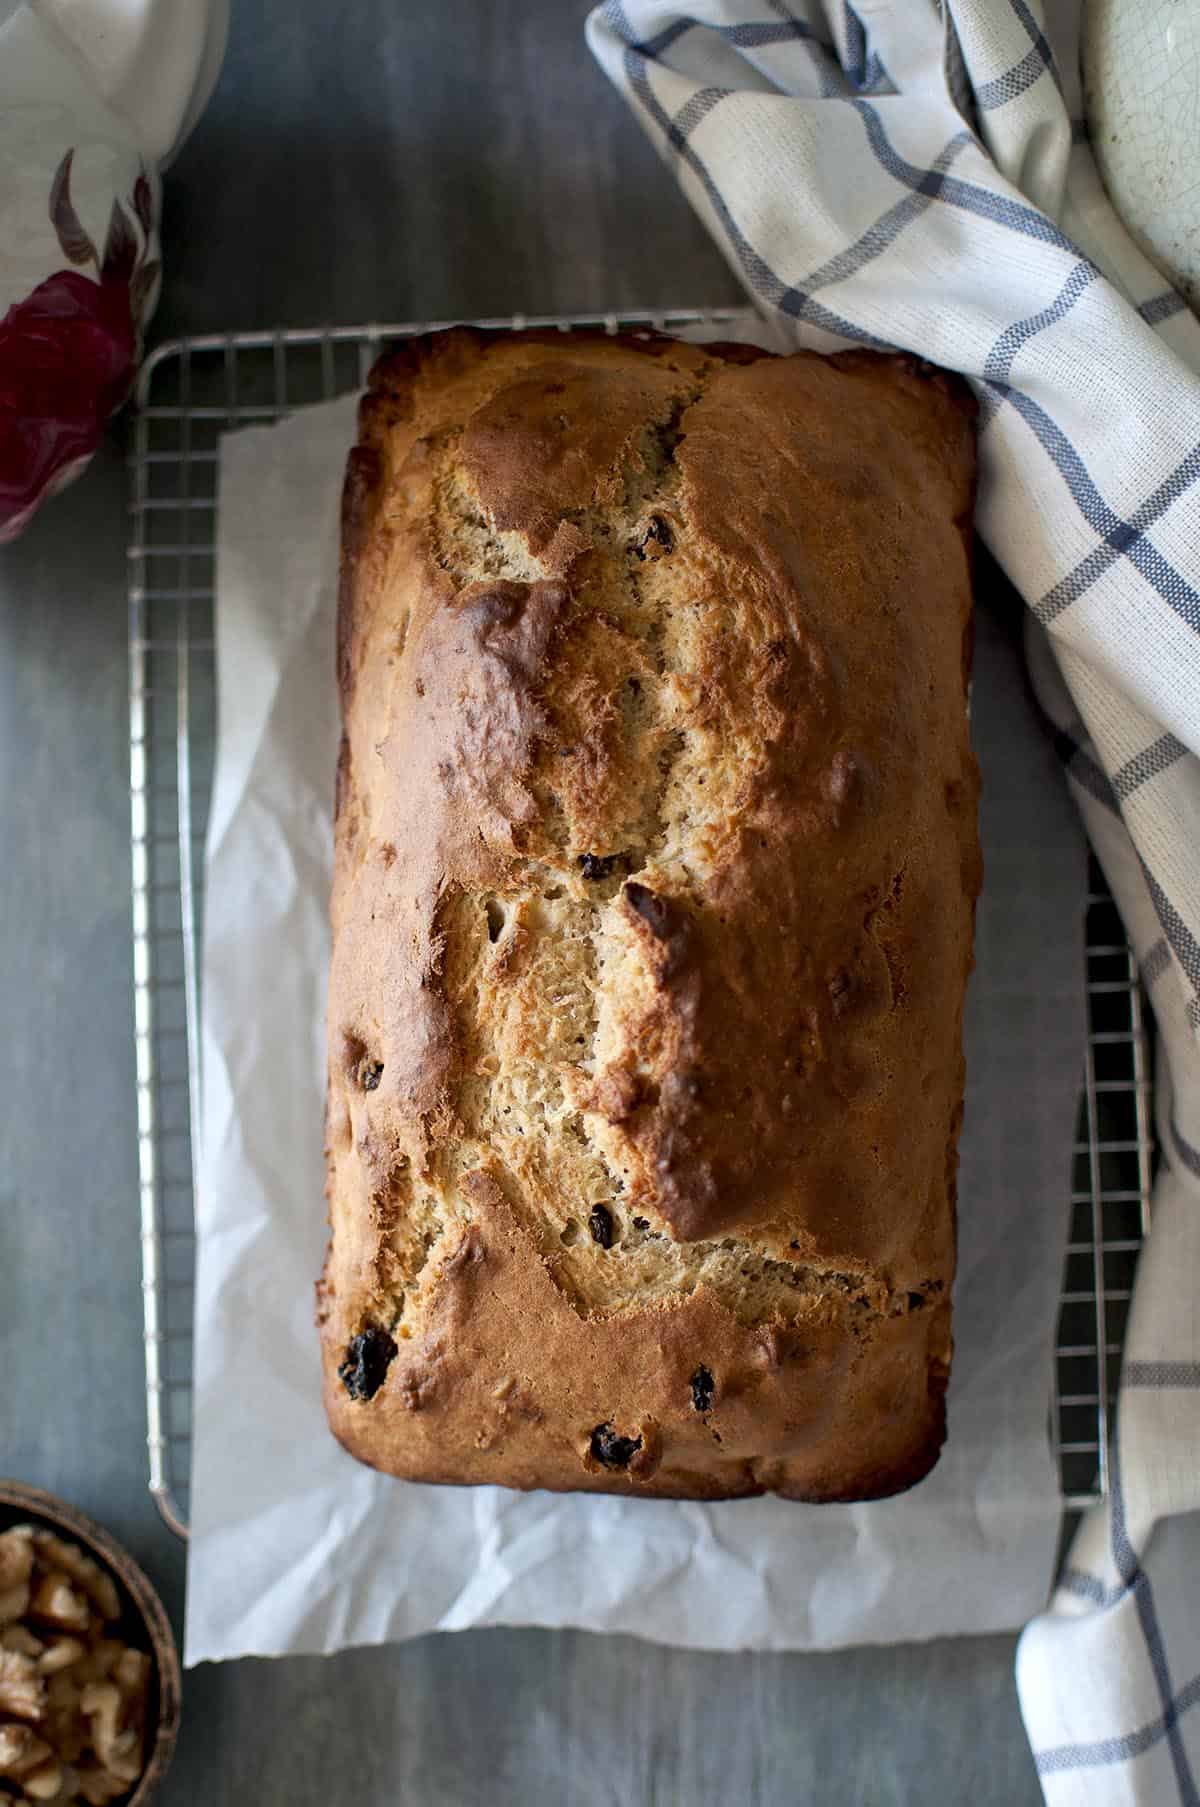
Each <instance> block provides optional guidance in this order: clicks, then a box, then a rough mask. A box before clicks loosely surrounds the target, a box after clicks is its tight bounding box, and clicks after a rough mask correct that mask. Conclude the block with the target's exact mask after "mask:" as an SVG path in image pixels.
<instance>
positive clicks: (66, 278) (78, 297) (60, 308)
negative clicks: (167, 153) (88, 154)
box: [0, 151, 158, 541]
mask: <svg viewBox="0 0 1200 1807" xmlns="http://www.w3.org/2000/svg"><path fill="white" fill-rule="evenodd" d="M73 154H74V153H73V152H72V151H68V152H67V154H66V156H65V157H64V158H63V160H62V162H61V164H60V165H59V167H58V171H57V173H56V175H55V178H54V182H53V185H52V187H51V190H50V218H51V221H52V222H53V224H54V227H55V230H56V232H57V234H58V242H59V244H60V246H61V247H62V251H63V255H64V257H66V258H67V259H68V260H69V261H70V262H71V263H73V264H89V263H90V264H92V265H94V266H95V269H96V272H97V277H96V278H93V277H91V276H84V275H82V274H81V273H80V272H79V271H78V270H59V271H57V272H56V273H55V274H54V275H53V276H48V277H47V278H46V280H45V282H41V283H39V284H38V286H37V288H36V289H34V291H33V293H32V294H31V295H27V296H26V297H25V299H24V301H18V302H16V303H14V305H13V306H12V307H10V308H9V310H8V312H7V314H5V316H4V318H3V320H0V541H2V540H6V539H11V538H13V537H14V536H15V535H16V534H17V533H19V532H20V530H21V528H22V527H24V525H25V523H26V522H27V521H28V520H29V517H30V516H31V515H32V514H33V511H34V509H35V508H36V507H37V506H38V504H39V502H41V501H43V500H44V498H45V497H46V496H48V495H52V494H53V493H54V491H55V490H56V489H60V488H61V487H62V485H63V484H64V483H66V482H68V481H69V479H70V478H71V477H73V476H74V475H75V474H76V473H77V472H78V471H79V470H80V469H81V468H82V466H83V465H84V464H86V463H87V461H88V459H89V458H90V457H91V456H92V453H93V452H94V451H95V450H96V447H97V446H98V445H99V443H100V436H101V434H102V433H103V431H104V424H105V422H106V421H107V419H108V417H109V415H110V414H111V413H112V412H113V411H114V409H116V408H119V407H120V405H121V403H122V402H123V401H124V400H125V397H126V396H127V395H128V393H129V388H130V384H131V383H132V381H133V373H134V368H135V365H136V362H137V351H138V325H139V323H140V319H141V313H142V309H143V307H144V306H145V303H146V301H147V299H148V297H149V295H150V293H151V290H152V289H153V286H154V282H155V279H156V277H157V275H158V265H157V264H156V263H145V262H143V261H142V260H143V258H144V256H145V252H144V249H142V250H140V251H139V246H138V237H137V233H136V232H135V230H134V228H133V226H132V224H131V223H130V220H129V218H128V216H127V214H126V212H125V210H124V208H123V207H122V205H121V203H120V201H118V200H114V201H113V206H112V213H111V215H110V217H109V224H108V233H107V236H106V238H105V243H104V255H103V257H100V256H98V255H97V252H96V249H95V247H94V246H93V244H92V241H91V239H90V238H89V237H88V235H87V233H86V232H85V231H84V229H83V226H82V224H81V223H80V220H79V217H78V215H77V214H76V212H75V209H74V208H73V207H72V205H71V193H70V182H71V158H72V156H73ZM133 211H134V213H135V214H136V215H137V218H138V221H139V223H140V224H141V227H142V231H143V233H144V235H145V238H144V241H143V243H148V241H149V236H150V230H151V227H152V224H153V210H152V204H151V197H150V184H149V183H148V182H147V180H146V178H145V176H139V177H138V181H137V185H136V187H135V189H134V193H133ZM97 278H98V280H97Z"/></svg>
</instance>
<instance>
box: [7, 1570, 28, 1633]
mask: <svg viewBox="0 0 1200 1807" xmlns="http://www.w3.org/2000/svg"><path fill="white" fill-rule="evenodd" d="M28 1611H29V1583H28V1582H27V1581H18V1582H17V1584H16V1586H15V1587H8V1588H3V1589H0V1625H13V1624H15V1623H16V1621H17V1620H18V1619H23V1618H24V1617H25V1614H26V1613H27V1612H28Z"/></svg>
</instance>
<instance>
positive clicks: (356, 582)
mask: <svg viewBox="0 0 1200 1807" xmlns="http://www.w3.org/2000/svg"><path fill="white" fill-rule="evenodd" d="M973 413H974V408H973V403H972V401H971V398H970V395H969V392H968V391H967V390H966V388H965V386H964V385H962V384H961V383H959V382H958V380H957V379H954V378H951V377H948V376H946V375H945V374H943V373H941V372H939V371H936V370H933V369H931V368H929V367H927V366H923V365H920V364H918V363H916V362H915V361H913V360H911V359H908V358H903V357H886V356H880V355H876V354H873V353H868V352H850V353H839V354H838V355H836V356H834V357H821V356H817V355H815V354H810V353H799V354H797V355H795V356H792V357H786V358H777V357H771V356H769V355H766V354H763V353H760V352H757V351H754V350H750V349H748V348H745V347H740V346H705V347H700V346H693V345H686V344H682V343H679V342H678V341H675V340H671V339H667V338H663V337H658V336H655V335H652V334H645V335H642V334H638V335H630V336H624V337H616V338H612V337H605V336H602V335H598V334H597V335H591V334H570V335H563V334H557V333H550V334H538V333H521V334H501V335H496V336H489V335H484V334H481V333H478V332H474V331H467V330H458V331H455V332H452V333H447V334H444V335H440V336H434V337H431V338H427V339H421V340H415V341H412V342H410V343H407V344H405V345H404V346H402V348H401V349H400V350H399V351H397V352H395V353H394V354H393V355H391V356H389V357H386V358H384V360H383V361H382V362H381V363H380V364H379V365H378V367H377V368H376V370H375V372H374V373H373V376H372V378H371V383H370V389H369V393H368V394H367V396H366V398H365V400H364V403H363V406H362V413H361V432H360V441H359V444H358V445H357V447H356V448H355V449H354V451H353V452H352V453H351V457H350V464H349V470H348V474H347V481H346V491H345V508H344V522H343V566H342V594H341V599H340V609H339V622H338V650H337V664H338V682H339V685H340V690H341V702H342V711H343V721H344V728H345V735H344V739H343V743H342V750H341V758H340V763H339V768H338V782H337V826H336V861H335V877H334V892H333V961H332V971H331V980H330V991H329V1093H328V1115H327V1132H326V1134H327V1155H328V1200H329V1216H330V1225H331V1241H330V1247H329V1252H328V1257H327V1260H326V1265H325V1272H324V1275H323V1277H322V1280H321V1283H320V1286H319V1289H318V1318H319V1322H320V1329H321V1337H322V1345H323V1360H324V1384H325V1399H326V1407H327V1411H328V1415H329V1419H330V1423H331V1426H332V1428H333V1431H334V1433H335V1434H336V1436H337V1437H338V1438H339V1439H340V1440H341V1441H342V1442H343V1443H344V1444H345V1446H346V1448H347V1449H348V1450H350V1451H351V1453H352V1454H353V1455H355V1456H357V1457H358V1458H359V1459H360V1460H362V1461H364V1462H368V1463H371V1464H372V1465H373V1466H375V1467H377V1468H380V1469H384V1470H386V1471H388V1472H389V1473H392V1474H396V1475H402V1476H406V1477H409V1478H412V1479H418V1480H426V1481H446V1482H500V1483H503V1484H505V1485H507V1486H510V1487H523V1488H534V1487H547V1488H557V1489H576V1488H582V1489H592V1490H608V1491H619V1492H622V1493H632V1494H645V1495H648V1496H649V1495H660V1496H667V1497H679V1498H704V1499H717V1498H722V1497H732V1496H738V1495H745V1494H754V1493H762V1492H765V1491H773V1492H776V1493H780V1494H784V1495H786V1496H788V1497H789V1498H793V1499H802V1500H835V1499H842V1500H845V1499H863V1498H870V1497H874V1496H878V1495H882V1494H887V1493H891V1492H895V1491H897V1490H898V1489H900V1488H903V1487H907V1486H909V1485H911V1484H912V1483H913V1482H914V1481H916V1480H918V1479H919V1478H920V1477H921V1476H922V1475H924V1474H925V1473H926V1472H927V1470H928V1469H929V1468H930V1467H931V1466H932V1464H933V1463H934V1461H935V1460H936V1458H937V1453H938V1450H939V1448H940V1446H941V1443H942V1440H943V1436H944V1426H945V1403H944V1396H945V1389H946V1381H947V1376H948V1372H949V1365H950V1354H951V1334H950V1293H951V1284H952V1279H953V1271H954V1190H955V1167H956V1158H957V1156H956V1144H957V1136H958V1129H959V1123H960V1119H961V1115H962V1097H963V1060H962V1008H963V998H964V992H965V988H966V981H967V974H968V971H969V968H970V965H971V945H972V925H973V916H974V904H975V897H976V894H977V891H978V888H979V882H980V856H979V848H978V840H977V833H976V802H977V775H976V768H975V762H974V759H973V756H972V753H971V750H970V746H969V740H968V730H967V717H966V709H965V694H966V684H967V676H968V667H969V660H970V622H971V597H970V576H969V542H970V526H971V509H972V496H973V484H974V467H975V456H974V426H973Z"/></svg>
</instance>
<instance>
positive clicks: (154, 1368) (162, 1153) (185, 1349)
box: [129, 309, 1153, 1536]
mask: <svg viewBox="0 0 1200 1807" xmlns="http://www.w3.org/2000/svg"><path fill="white" fill-rule="evenodd" d="M742 317H743V316H742V315H741V314H740V313H738V312H737V311H734V310H723V311H717V312H701V311H697V310H686V309H685V310H678V311H675V312H667V313H657V314H656V313H647V312H631V313H623V314H619V315H617V314H596V315H573V316H571V317H569V318H565V317H558V316H547V317H530V318H528V319H527V318H525V317H524V316H519V315H518V316H516V317H513V318H506V319H502V320H485V321H479V322H477V323H476V324H478V325H481V326H485V327H491V328H494V329H498V330H499V329H505V328H508V329H519V328H521V327H524V326H539V327H550V328H555V329H558V330H560V331H562V332H568V331H570V330H572V329H573V328H577V327H583V326H587V327H591V328H593V329H595V328H601V329H603V330H605V331H607V332H610V333H612V332H617V331H619V330H621V329H623V328H627V327H639V326H641V327H653V328H655V329H657V330H659V331H666V332H670V331H679V330H681V329H682V328H684V327H687V326H693V325H712V326H725V327H730V326H732V325H733V324H735V323H736V321H738V320H739V319H740V318H742ZM449 324H452V323H451V322H429V323H423V324H419V325H417V324H413V325H403V326H382V325H381V326H366V327H333V328H318V329H314V330H312V331H292V330H289V331H279V332H258V333H238V334H222V335H213V336H209V337H204V338H192V339H179V340H175V341H172V342H171V343H169V344H165V345H161V346H159V347H158V348H157V350H155V351H154V352H152V353H151V355H150V356H149V357H148V358H147V360H146V362H145V363H144V365H143V366H142V370H141V374H140V376H139V379H138V385H137V391H136V412H135V416H134V424H133V450H132V456H131V460H130V485H131V495H130V526H131V532H130V544H129V737H130V803H131V831H132V864H133V874H132V876H133V976H134V1010H135V1019H134V1020H135V1035H136V1053H137V1119H138V1161H139V1178H140V1188H141V1247H142V1288H143V1297H144V1311H145V1344H146V1415H147V1445H148V1451H149V1471H150V1473H149V1478H150V1491H151V1493H152V1494H153V1495H154V1498H155V1500H156V1501H157V1502H158V1506H159V1510H160V1511H161V1513H162V1515H163V1518H164V1519H165V1520H166V1522H167V1523H168V1524H169V1525H170V1526H171V1527H172V1529H173V1530H175V1531H177V1532H178V1533H179V1534H180V1536H186V1534H187V1515H188V1505H189V1495H190V1482H191V1398H192V1393H191V1386H192V1380H191V1377H192V1294H193V1278H194V1269H195V1225H194V1214H193V1201H194V1198H195V1184H196V1178H195V1176H196V1157H197V1150H198V1148H199V1123H200V1111H201V1087H202V1078H203V1075H202V1072H201V1060H200V986H201V974H200V946H201V936H202V931H203V914H204V857H203V856H204V836H205V829H206V825H207V820H208V804H209V795H210V791H211V787H212V773H213V755H214V745H215V732H216V683H215V666H214V648H213V589H214V583H215V571H214V560H215V550H216V481H217V448H218V441H219V438H220V435H221V433H222V432H224V431H225V430H226V429H227V428H230V427H236V426H245V425H252V424H254V423H259V424H262V423H265V422H269V421H273V420H278V419H280V418H281V416H283V415H285V414H288V413H290V412H291V411H292V410H293V409H295V408H298V407H303V406H305V405H306V404H308V403H312V402H317V401H328V400H332V399H333V397H335V396H337V395H342V394H344V393H346V392H347V391H349V390H352V389H356V388H360V387H361V386H362V384H363V383H364V382H365V380H366V376H367V373H368V371H369V370H370V368H371V365H372V364H373V363H374V361H375V359H376V357H377V356H378V355H379V353H380V352H381V351H382V350H383V349H384V348H385V346H386V345H387V343H388V342H389V341H393V340H396V339H400V338H405V337H409V336H411V335H412V334H414V333H419V332H428V331H431V330H436V328H437V327H439V326H443V325H449ZM1087 1002H1088V1025H1089V1026H1088V1038H1087V1044H1086V1048H1085V1050H1084V1072H1083V1085H1082V1093H1081V1098H1080V1106H1079V1120H1078V1128H1077V1133H1076V1142H1075V1161H1074V1172H1073V1176H1072V1193H1071V1207H1072V1214H1071V1231H1070V1241H1069V1244H1068V1251H1067V1259H1066V1268H1065V1273H1064V1279H1063V1292H1062V1306H1061V1313H1060V1318H1059V1332H1058V1351H1057V1362H1056V1374H1055V1380H1056V1389H1055V1396H1054V1400H1053V1403H1052V1419H1051V1429H1052V1434H1053V1438H1054V1441H1055V1445H1056V1448H1057V1452H1058V1458H1059V1466H1060V1472H1061V1477H1062V1493H1063V1500H1064V1503H1065V1504H1066V1505H1067V1506H1069V1507H1075V1508H1080V1507H1083V1506H1086V1505H1088V1504H1090V1503H1091V1502H1092V1501H1093V1500H1094V1499H1096V1498H1097V1497H1099V1495H1101V1494H1102V1493H1103V1492H1104V1491H1105V1489H1106V1487H1107V1480H1108V1447H1109V1428H1108V1418H1109V1408H1110V1404H1111V1401H1112V1400H1113V1398H1114V1397H1115V1393H1116V1385H1117V1376H1118V1371H1119V1366H1120V1354H1121V1342H1122V1337H1123V1335H1124V1329H1125V1320H1126V1316H1127V1313H1128V1309H1129V1298H1130V1292H1131V1288H1132V1284H1133V1271H1134V1266H1135V1264H1136V1260H1137V1252H1138V1248H1139V1246H1140V1243H1141V1240H1142V1237H1143V1235H1144V1234H1145V1231H1146V1229H1147V1227H1148V1211H1149V1200H1150V1185H1151V1162H1152V1154H1153V1142H1152V1129H1151V1112H1150V1072H1149V1060H1148V1041H1147V1037H1146V1034H1145V1025H1144V1019H1143V1007H1142V999H1141V992H1140V989H1139V985H1138V978H1137V972H1136V968H1135V965H1134V962H1133V959H1132V956H1131V954H1130V951H1129V948H1128V946H1127V944H1126V940H1125V936H1124V932H1123V930H1122V927H1121V922H1120V918H1119V916H1118V915H1117V912H1116V910H1115V908H1114V907H1113V904H1112V901H1111V899H1110V898H1109V896H1108V893H1107V891H1106V890H1105V888H1104V884H1103V880H1102V878H1101V876H1100V873H1099V870H1098V868H1096V867H1095V866H1094V865H1093V868H1092V874H1091V881H1090V889H1089V895H1088V899H1087Z"/></svg>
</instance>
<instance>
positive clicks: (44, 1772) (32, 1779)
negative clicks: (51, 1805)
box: [21, 1757, 63, 1801]
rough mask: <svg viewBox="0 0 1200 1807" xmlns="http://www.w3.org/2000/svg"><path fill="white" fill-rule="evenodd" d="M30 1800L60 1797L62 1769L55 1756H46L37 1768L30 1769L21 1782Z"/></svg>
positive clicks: (47, 1799)
mask: <svg viewBox="0 0 1200 1807" xmlns="http://www.w3.org/2000/svg"><path fill="white" fill-rule="evenodd" d="M21 1786H22V1788H23V1789H24V1790H25V1793H26V1795H27V1796H28V1797H29V1799H30V1800H31V1801H57V1800H60V1799H61V1798H62V1786H63V1770H62V1764H61V1763H60V1762H59V1761H58V1758H57V1757H47V1759H46V1761H45V1762H44V1763H42V1764H39V1766H38V1767H37V1769H32V1770H30V1772H29V1774H28V1775H27V1776H26V1777H24V1779H23V1780H22V1783H21Z"/></svg>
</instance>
